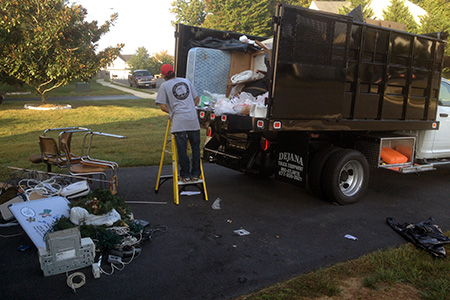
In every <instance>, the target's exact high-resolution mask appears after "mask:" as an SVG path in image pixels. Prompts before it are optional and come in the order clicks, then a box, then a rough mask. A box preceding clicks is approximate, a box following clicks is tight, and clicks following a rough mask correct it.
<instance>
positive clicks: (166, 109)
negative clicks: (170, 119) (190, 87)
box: [159, 97, 198, 113]
mask: <svg viewBox="0 0 450 300" xmlns="http://www.w3.org/2000/svg"><path fill="white" fill-rule="evenodd" d="M197 98H198V97H197ZM159 107H160V108H161V110H162V111H163V112H166V113H169V107H168V106H167V105H165V104H160V105H159Z"/></svg>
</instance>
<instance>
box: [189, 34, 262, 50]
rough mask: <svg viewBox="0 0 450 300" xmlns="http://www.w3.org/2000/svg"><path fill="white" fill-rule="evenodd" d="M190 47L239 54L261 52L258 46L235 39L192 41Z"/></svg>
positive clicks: (208, 38) (210, 38)
mask: <svg viewBox="0 0 450 300" xmlns="http://www.w3.org/2000/svg"><path fill="white" fill-rule="evenodd" d="M190 42H191V47H192V48H193V47H202V48H212V49H219V50H229V51H231V50H233V51H240V52H245V53H246V52H247V51H248V50H252V51H258V50H261V48H259V47H258V46H255V45H252V44H245V43H241V42H240V41H238V40H236V39H229V40H221V39H217V38H213V37H207V38H205V39H203V40H201V41H196V40H192V41H190Z"/></svg>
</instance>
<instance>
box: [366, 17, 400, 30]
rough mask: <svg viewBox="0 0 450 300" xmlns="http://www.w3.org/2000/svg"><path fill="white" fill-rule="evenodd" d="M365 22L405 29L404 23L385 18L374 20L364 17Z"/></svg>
mask: <svg viewBox="0 0 450 300" xmlns="http://www.w3.org/2000/svg"><path fill="white" fill-rule="evenodd" d="M366 23H367V24H371V25H376V26H381V27H386V28H392V29H395V30H400V31H406V25H405V24H402V23H398V22H394V21H386V20H374V19H366Z"/></svg>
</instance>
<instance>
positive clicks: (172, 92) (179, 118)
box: [155, 64, 200, 182]
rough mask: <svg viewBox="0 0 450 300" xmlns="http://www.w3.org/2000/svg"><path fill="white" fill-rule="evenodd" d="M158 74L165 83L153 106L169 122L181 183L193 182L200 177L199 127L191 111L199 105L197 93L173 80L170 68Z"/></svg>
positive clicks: (163, 69)
mask: <svg viewBox="0 0 450 300" xmlns="http://www.w3.org/2000/svg"><path fill="white" fill-rule="evenodd" d="M161 74H162V75H163V76H164V79H165V80H166V81H165V82H163V83H162V84H161V86H160V87H159V90H158V95H157V96H156V102H155V103H156V104H159V105H160V107H161V110H162V111H165V112H167V113H168V114H169V118H170V120H171V121H172V134H173V135H174V136H175V141H176V145H177V153H178V162H179V165H180V177H181V180H182V181H184V182H188V181H191V180H192V181H197V180H198V178H199V177H200V123H199V122H198V117H197V111H196V109H195V106H196V105H197V103H198V101H199V98H198V95H197V92H196V91H195V90H194V87H193V86H192V84H191V83H190V82H189V80H187V79H185V78H178V77H175V72H174V70H173V68H172V66H171V65H169V64H165V65H163V66H162V67H161ZM188 140H189V143H190V145H191V149H192V168H190V163H189V157H188V155H187V141H188Z"/></svg>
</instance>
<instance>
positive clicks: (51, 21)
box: [0, 0, 123, 103]
mask: <svg viewBox="0 0 450 300" xmlns="http://www.w3.org/2000/svg"><path fill="white" fill-rule="evenodd" d="M86 15H87V11H86V9H85V8H83V7H82V6H80V5H70V6H69V4H68V2H67V0H20V1H19V0H2V1H1V2H0V71H1V72H3V73H4V74H5V75H7V76H10V77H14V78H16V79H17V80H19V81H22V82H24V83H26V84H27V85H29V86H31V87H33V88H34V89H35V90H36V92H37V93H38V94H39V95H40V96H41V100H42V101H41V102H42V103H45V101H46V99H47V97H48V93H49V92H51V91H52V90H54V89H56V88H58V87H60V86H64V85H66V84H67V83H69V82H71V81H73V80H81V81H87V80H89V79H90V78H92V76H94V75H95V74H96V73H97V72H98V71H99V70H100V69H101V68H103V67H106V66H107V65H108V64H110V63H111V62H112V61H113V60H114V59H115V58H116V57H117V56H118V55H119V53H120V49H121V48H122V47H123V45H122V44H118V45H117V46H116V47H109V48H106V49H104V50H102V51H99V52H98V53H96V48H97V47H98V44H97V42H98V41H99V39H100V37H101V36H102V35H103V34H105V33H106V32H108V30H109V28H110V26H112V25H113V23H114V22H115V19H116V18H117V14H116V15H113V16H111V19H110V20H109V21H106V22H105V23H104V24H103V25H101V26H98V25H97V21H92V22H87V21H85V20H84V19H85V17H86Z"/></svg>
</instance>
